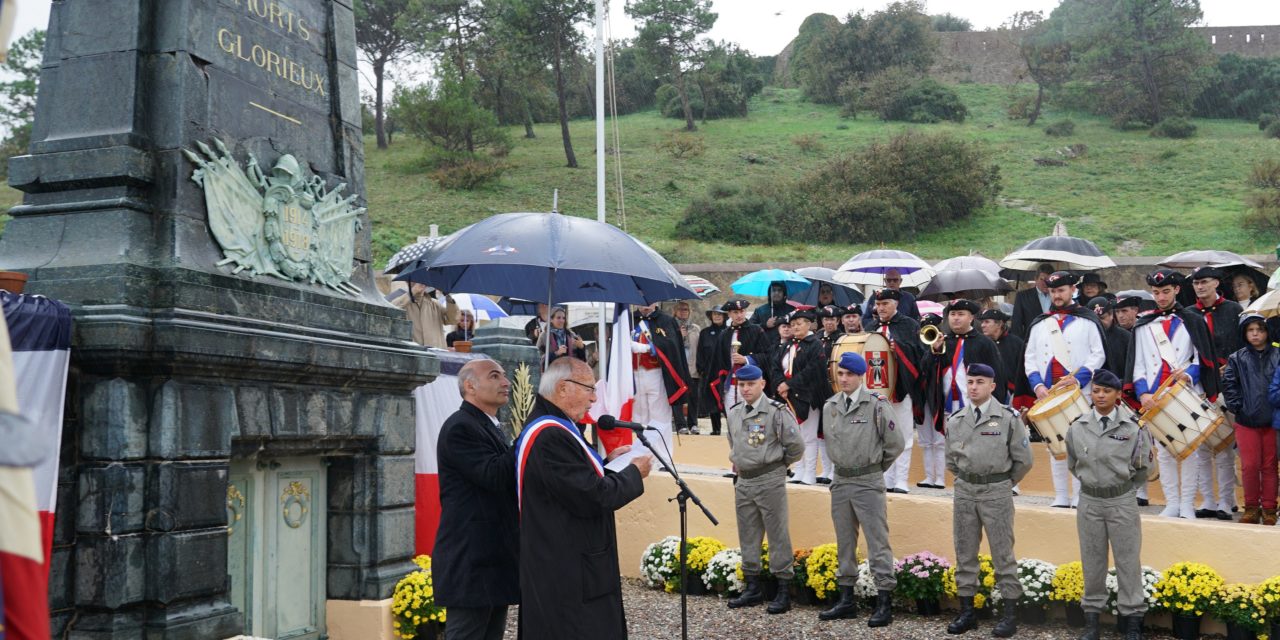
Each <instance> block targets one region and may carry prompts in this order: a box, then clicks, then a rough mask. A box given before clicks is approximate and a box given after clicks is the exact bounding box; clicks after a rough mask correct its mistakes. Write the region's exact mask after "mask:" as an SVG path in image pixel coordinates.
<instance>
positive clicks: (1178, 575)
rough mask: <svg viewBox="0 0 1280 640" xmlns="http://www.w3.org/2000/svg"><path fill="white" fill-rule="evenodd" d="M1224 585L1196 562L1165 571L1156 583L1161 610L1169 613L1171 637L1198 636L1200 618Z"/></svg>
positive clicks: (1179, 564)
mask: <svg viewBox="0 0 1280 640" xmlns="http://www.w3.org/2000/svg"><path fill="white" fill-rule="evenodd" d="M1223 584H1225V582H1224V581H1223V579H1222V576H1220V575H1218V572H1216V571H1214V570H1213V569H1211V568H1209V566H1208V565H1204V564H1201V563H1199V562H1179V563H1176V564H1174V565H1173V566H1172V567H1169V568H1168V569H1165V571H1164V578H1163V579H1161V580H1160V582H1158V583H1156V592H1157V593H1158V594H1159V597H1160V602H1161V603H1162V604H1163V605H1164V608H1166V609H1168V610H1169V612H1170V613H1172V614H1173V635H1174V636H1176V637H1178V638H1183V639H1189V640H1194V639H1195V638H1198V637H1200V618H1201V616H1203V615H1204V612H1205V611H1206V610H1207V609H1208V608H1209V605H1211V604H1213V601H1214V600H1215V599H1216V598H1217V597H1218V590H1219V589H1221V588H1222V585H1223Z"/></svg>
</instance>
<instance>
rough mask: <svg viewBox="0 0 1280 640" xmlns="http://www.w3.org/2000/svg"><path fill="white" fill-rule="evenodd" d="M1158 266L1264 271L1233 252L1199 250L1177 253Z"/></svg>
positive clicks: (1253, 262)
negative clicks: (1244, 267)
mask: <svg viewBox="0 0 1280 640" xmlns="http://www.w3.org/2000/svg"><path fill="white" fill-rule="evenodd" d="M1158 264H1160V266H1163V267H1171V268H1173V269H1195V268H1196V267H1203V266H1212V267H1230V266H1234V265H1244V266H1246V267H1252V268H1254V269H1258V270H1259V271H1261V270H1262V265H1261V264H1258V263H1257V262H1255V261H1253V260H1250V259H1248V258H1246V257H1244V256H1242V255H1240V254H1238V253H1233V252H1231V251H1220V250H1217V249H1197V250H1192V251H1183V252H1182V253H1175V254H1173V255H1171V256H1169V257H1167V258H1165V259H1164V260H1161V261H1160V262H1159V263H1158Z"/></svg>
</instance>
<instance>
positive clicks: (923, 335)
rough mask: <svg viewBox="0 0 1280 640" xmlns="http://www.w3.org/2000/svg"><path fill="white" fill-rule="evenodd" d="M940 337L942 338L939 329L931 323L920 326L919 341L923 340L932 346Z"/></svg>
mask: <svg viewBox="0 0 1280 640" xmlns="http://www.w3.org/2000/svg"><path fill="white" fill-rule="evenodd" d="M941 339H942V330H941V329H939V328H937V327H935V326H933V325H931V324H926V325H925V326H923V327H920V342H923V343H925V344H927V345H929V346H930V347H932V346H933V345H934V343H936V342H937V341H939V340H941Z"/></svg>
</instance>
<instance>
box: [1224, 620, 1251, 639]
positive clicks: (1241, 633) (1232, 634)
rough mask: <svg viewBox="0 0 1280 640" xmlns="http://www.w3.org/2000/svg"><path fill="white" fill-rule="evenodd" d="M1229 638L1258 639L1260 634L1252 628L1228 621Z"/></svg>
mask: <svg viewBox="0 0 1280 640" xmlns="http://www.w3.org/2000/svg"><path fill="white" fill-rule="evenodd" d="M1227 640H1258V634H1257V632H1255V631H1254V630H1252V629H1249V628H1247V627H1244V626H1241V625H1238V624H1236V623H1234V622H1228V623H1227Z"/></svg>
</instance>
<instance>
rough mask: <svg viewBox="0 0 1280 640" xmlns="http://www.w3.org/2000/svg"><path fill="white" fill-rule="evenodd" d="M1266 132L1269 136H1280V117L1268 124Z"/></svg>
mask: <svg viewBox="0 0 1280 640" xmlns="http://www.w3.org/2000/svg"><path fill="white" fill-rule="evenodd" d="M1264 133H1265V134H1266V136H1267V137H1268V138H1280V119H1278V120H1276V121H1274V122H1272V123H1271V124H1269V125H1267V130H1266V131H1265V132H1264Z"/></svg>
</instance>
